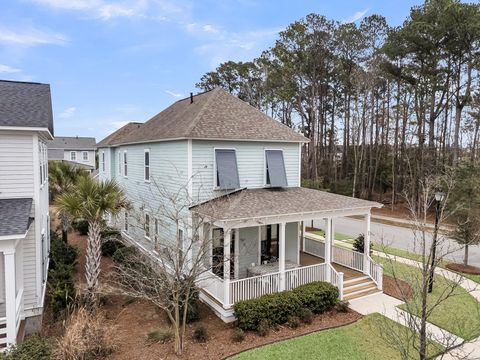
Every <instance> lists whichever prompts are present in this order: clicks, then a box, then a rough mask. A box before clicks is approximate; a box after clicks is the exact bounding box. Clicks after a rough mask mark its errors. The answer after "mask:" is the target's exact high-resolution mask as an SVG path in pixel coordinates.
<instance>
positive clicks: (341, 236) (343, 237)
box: [309, 229, 352, 241]
mask: <svg viewBox="0 0 480 360" xmlns="http://www.w3.org/2000/svg"><path fill="white" fill-rule="evenodd" d="M309 232H311V233H313V234H315V235H320V236H325V231H323V230H322V229H318V230H312V231H309ZM351 238H352V237H351V236H348V235H345V234H341V233H335V240H340V241H344V240H350V239H351Z"/></svg>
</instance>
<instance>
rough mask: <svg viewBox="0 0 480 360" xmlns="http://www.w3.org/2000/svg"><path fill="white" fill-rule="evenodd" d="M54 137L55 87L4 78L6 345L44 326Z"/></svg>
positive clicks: (1, 312) (1, 160) (1, 226)
mask: <svg viewBox="0 0 480 360" xmlns="http://www.w3.org/2000/svg"><path fill="white" fill-rule="evenodd" d="M52 139H53V118H52V104H51V98H50V86H49V85H48V84H39V83H30V82H18V81H4V80H0V348H5V347H7V346H11V345H14V344H15V343H16V340H17V337H20V338H21V336H23V333H24V332H25V331H27V332H29V331H32V330H35V329H39V326H40V325H41V315H42V312H43V305H44V299H45V288H46V281H47V272H48V254H49V251H50V217H49V212H48V156H47V145H46V143H47V141H49V140H52ZM24 320H25V321H24Z"/></svg>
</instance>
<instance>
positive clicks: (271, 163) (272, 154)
mask: <svg viewBox="0 0 480 360" xmlns="http://www.w3.org/2000/svg"><path fill="white" fill-rule="evenodd" d="M265 156H266V158H267V172H268V173H267V176H268V179H269V180H270V186H272V187H284V186H288V184H287V173H286V172H285V162H284V161H283V151H281V150H266V151H265Z"/></svg>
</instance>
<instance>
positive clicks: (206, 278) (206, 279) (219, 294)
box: [198, 271, 225, 304]
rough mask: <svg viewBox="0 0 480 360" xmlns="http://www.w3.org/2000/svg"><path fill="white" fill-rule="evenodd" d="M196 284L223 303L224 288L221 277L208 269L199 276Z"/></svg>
mask: <svg viewBox="0 0 480 360" xmlns="http://www.w3.org/2000/svg"><path fill="white" fill-rule="evenodd" d="M198 286H199V287H200V288H202V289H203V290H205V291H206V292H207V293H208V294H209V295H210V296H212V297H213V298H214V299H215V300H217V301H218V302H220V303H222V304H223V303H224V298H225V290H224V282H223V279H222V278H220V277H219V276H217V275H215V274H214V273H212V272H210V271H208V272H206V273H204V274H202V275H201V276H200V279H199V281H198Z"/></svg>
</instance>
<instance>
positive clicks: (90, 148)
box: [47, 136, 96, 171]
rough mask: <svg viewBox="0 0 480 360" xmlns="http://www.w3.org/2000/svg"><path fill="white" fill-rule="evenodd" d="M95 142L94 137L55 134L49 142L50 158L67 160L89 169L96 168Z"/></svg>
mask: <svg viewBox="0 0 480 360" xmlns="http://www.w3.org/2000/svg"><path fill="white" fill-rule="evenodd" d="M95 144H96V140H95V138H93V137H79V136H73V137H71V136H55V138H54V139H53V140H52V141H49V142H48V143H47V146H48V160H57V161H67V162H70V163H73V164H75V165H78V166H81V167H82V168H85V169H87V170H90V171H93V170H95Z"/></svg>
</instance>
